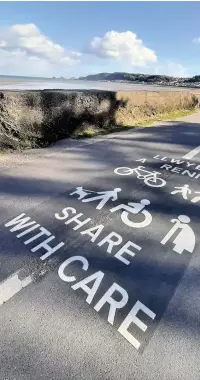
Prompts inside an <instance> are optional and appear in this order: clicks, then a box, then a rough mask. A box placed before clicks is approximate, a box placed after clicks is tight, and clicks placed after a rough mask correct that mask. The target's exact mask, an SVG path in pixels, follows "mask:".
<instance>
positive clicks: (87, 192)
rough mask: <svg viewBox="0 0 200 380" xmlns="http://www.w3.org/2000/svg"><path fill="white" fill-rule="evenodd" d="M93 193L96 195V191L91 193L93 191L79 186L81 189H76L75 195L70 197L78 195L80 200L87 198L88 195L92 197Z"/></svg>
mask: <svg viewBox="0 0 200 380" xmlns="http://www.w3.org/2000/svg"><path fill="white" fill-rule="evenodd" d="M91 193H94V191H91V190H85V189H83V187H82V186H79V187H77V188H76V190H75V191H73V193H70V194H69V195H74V194H77V195H79V198H78V199H83V198H85V197H86V196H87V195H90V194H91Z"/></svg>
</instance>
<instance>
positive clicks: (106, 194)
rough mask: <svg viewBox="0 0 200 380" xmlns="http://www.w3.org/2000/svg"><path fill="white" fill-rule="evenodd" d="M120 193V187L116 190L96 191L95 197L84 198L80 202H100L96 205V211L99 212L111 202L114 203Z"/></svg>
mask: <svg viewBox="0 0 200 380" xmlns="http://www.w3.org/2000/svg"><path fill="white" fill-rule="evenodd" d="M120 191H121V189H120V187H119V188H116V189H114V190H111V191H98V192H96V194H99V195H97V196H96V197H91V198H86V199H85V198H84V199H83V200H82V202H92V201H97V200H101V202H99V204H98V205H97V207H96V209H97V210H101V209H102V208H103V206H105V204H106V203H107V202H108V201H109V200H111V201H112V202H114V201H116V200H117V199H118V193H119V192H120Z"/></svg>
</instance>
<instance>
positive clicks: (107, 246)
mask: <svg viewBox="0 0 200 380" xmlns="http://www.w3.org/2000/svg"><path fill="white" fill-rule="evenodd" d="M199 144H200V113H196V114H195V115H193V116H189V117H186V118H184V119H181V120H179V121H175V122H171V123H169V122H166V123H163V124H162V126H155V127H151V128H150V127H149V128H144V129H138V130H132V131H129V132H122V133H118V134H117V133H115V134H111V135H109V136H105V137H98V138H94V139H91V140H86V141H70V140H64V141H61V142H59V143H58V144H56V145H55V146H54V147H52V148H48V149H43V150H42V149H41V150H34V151H30V152H25V153H23V154H16V155H10V156H7V157H6V156H1V159H0V170H1V174H0V222H1V224H0V264H1V265H0V281H1V282H0V336H1V339H0V360H1V362H0V379H1V380H81V379H84V380H94V379H95V380H120V379H123V380H124V379H126V380H129V379H130V380H133V379H136V380H147V379H148V380H161V379H162V380H165V379H166V380H178V379H181V380H183V379H184V380H189V379H190V380H199V371H200V364H199V363H200V344H199V342H200V324H199V320H200V317H199V316H200V302H199V294H200V269H199V268H200V256H199V242H200V238H199V237H200V225H199V217H200V208H199V207H200V193H199V194H198V192H200V188H199V183H200V147H199ZM138 166H142V167H143V170H146V171H145V172H144V171H141V169H138V170H139V171H138V172H136V171H135V170H132V171H131V170H127V169H117V168H120V167H126V168H131V169H135V168H137V167H138ZM116 169H117V170H116ZM154 171H156V172H157V174H154V177H152V172H154ZM119 173H120V174H124V175H120V174H119ZM125 174H129V175H125ZM142 175H143V176H142ZM144 175H145V176H147V177H144ZM108 192H111V193H108ZM93 198H95V199H93ZM141 201H142V202H141ZM128 203H129V205H128Z"/></svg>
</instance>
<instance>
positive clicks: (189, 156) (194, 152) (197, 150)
mask: <svg viewBox="0 0 200 380" xmlns="http://www.w3.org/2000/svg"><path fill="white" fill-rule="evenodd" d="M198 153H200V145H199V146H197V148H195V149H193V150H191V151H190V152H189V153H187V154H185V156H183V157H182V158H186V160H191V159H192V158H193V157H194V156H196V155H197V154H198Z"/></svg>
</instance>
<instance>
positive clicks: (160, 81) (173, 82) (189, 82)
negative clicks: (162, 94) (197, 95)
mask: <svg viewBox="0 0 200 380" xmlns="http://www.w3.org/2000/svg"><path fill="white" fill-rule="evenodd" d="M78 79H79V80H91V81H117V82H126V83H135V84H157V85H165V86H181V87H200V75H196V76H194V77H191V78H179V77H172V76H167V75H148V74H133V73H125V72H115V73H99V74H94V75H87V76H85V77H80V78H78Z"/></svg>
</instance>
